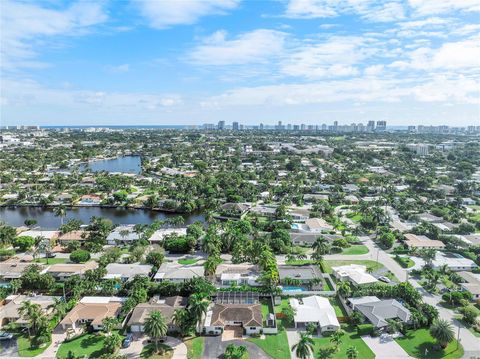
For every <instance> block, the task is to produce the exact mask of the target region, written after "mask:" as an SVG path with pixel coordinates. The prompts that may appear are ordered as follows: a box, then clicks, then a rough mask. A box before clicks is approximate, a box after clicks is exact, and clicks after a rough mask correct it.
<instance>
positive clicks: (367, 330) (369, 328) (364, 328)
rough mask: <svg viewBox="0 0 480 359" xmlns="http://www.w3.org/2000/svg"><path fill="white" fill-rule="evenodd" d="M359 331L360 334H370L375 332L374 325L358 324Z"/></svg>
mask: <svg viewBox="0 0 480 359" xmlns="http://www.w3.org/2000/svg"><path fill="white" fill-rule="evenodd" d="M357 333H358V335H360V336H362V335H370V334H372V333H373V325H372V324H359V325H357Z"/></svg>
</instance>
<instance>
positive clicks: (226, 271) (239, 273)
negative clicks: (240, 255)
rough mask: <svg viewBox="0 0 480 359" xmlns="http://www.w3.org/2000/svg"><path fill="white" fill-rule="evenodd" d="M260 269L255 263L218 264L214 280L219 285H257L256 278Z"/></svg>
mask: <svg viewBox="0 0 480 359" xmlns="http://www.w3.org/2000/svg"><path fill="white" fill-rule="evenodd" d="M259 276H260V269H259V267H258V266H257V265H254V264H249V263H241V264H227V263H225V264H223V263H222V264H219V265H218V267H217V270H216V271H215V281H216V283H217V284H218V285H220V286H232V285H236V286H242V285H249V286H259V285H261V284H260V283H259V282H258V281H257V280H258V277H259Z"/></svg>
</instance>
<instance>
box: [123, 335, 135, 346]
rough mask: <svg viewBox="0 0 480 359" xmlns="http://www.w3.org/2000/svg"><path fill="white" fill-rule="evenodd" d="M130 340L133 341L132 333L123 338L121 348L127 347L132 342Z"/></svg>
mask: <svg viewBox="0 0 480 359" xmlns="http://www.w3.org/2000/svg"><path fill="white" fill-rule="evenodd" d="M132 341H133V335H132V333H128V334H127V336H126V337H125V339H123V342H122V348H128V347H129V346H130V344H132Z"/></svg>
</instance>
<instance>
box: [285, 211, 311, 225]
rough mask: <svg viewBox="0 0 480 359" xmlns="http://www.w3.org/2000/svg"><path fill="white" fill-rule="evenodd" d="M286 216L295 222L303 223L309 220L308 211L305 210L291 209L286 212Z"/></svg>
mask: <svg viewBox="0 0 480 359" xmlns="http://www.w3.org/2000/svg"><path fill="white" fill-rule="evenodd" d="M288 214H289V215H290V217H292V220H294V221H296V222H305V221H306V220H307V219H309V218H310V210H309V209H306V208H292V209H290V210H289V211H288Z"/></svg>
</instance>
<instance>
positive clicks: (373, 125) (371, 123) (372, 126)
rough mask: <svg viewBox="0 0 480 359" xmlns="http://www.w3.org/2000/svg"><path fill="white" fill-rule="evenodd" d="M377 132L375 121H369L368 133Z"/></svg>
mask: <svg viewBox="0 0 480 359" xmlns="http://www.w3.org/2000/svg"><path fill="white" fill-rule="evenodd" d="M373 131H375V121H368V124H367V132H373Z"/></svg>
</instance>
